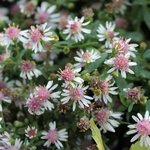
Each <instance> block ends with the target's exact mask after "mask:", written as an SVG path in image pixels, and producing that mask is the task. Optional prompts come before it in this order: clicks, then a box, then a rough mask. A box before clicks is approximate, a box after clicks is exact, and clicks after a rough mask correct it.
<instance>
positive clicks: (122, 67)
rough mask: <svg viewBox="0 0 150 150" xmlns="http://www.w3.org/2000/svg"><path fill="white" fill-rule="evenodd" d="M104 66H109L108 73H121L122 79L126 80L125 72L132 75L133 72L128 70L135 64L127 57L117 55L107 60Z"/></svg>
mask: <svg viewBox="0 0 150 150" xmlns="http://www.w3.org/2000/svg"><path fill="white" fill-rule="evenodd" d="M105 64H107V65H111V66H112V68H111V69H110V70H109V71H108V73H111V72H113V71H114V70H116V71H117V74H118V71H120V72H121V76H122V77H123V78H126V72H129V73H130V74H134V72H133V71H132V70H131V69H130V68H129V67H130V66H135V65H136V63H135V62H131V61H130V60H129V55H128V54H126V55H123V54H119V55H117V56H116V57H113V58H110V59H109V60H106V61H105Z"/></svg>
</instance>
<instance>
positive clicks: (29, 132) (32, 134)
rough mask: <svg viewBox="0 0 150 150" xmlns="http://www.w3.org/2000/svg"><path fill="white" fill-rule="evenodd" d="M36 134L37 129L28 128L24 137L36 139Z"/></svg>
mask: <svg viewBox="0 0 150 150" xmlns="http://www.w3.org/2000/svg"><path fill="white" fill-rule="evenodd" d="M36 134H37V129H36V128H35V127H31V128H30V127H29V126H28V128H27V129H26V130H25V135H26V136H27V137H28V138H29V139H32V138H34V137H36Z"/></svg>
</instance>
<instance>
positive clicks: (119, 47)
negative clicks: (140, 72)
mask: <svg viewBox="0 0 150 150" xmlns="http://www.w3.org/2000/svg"><path fill="white" fill-rule="evenodd" d="M130 40H131V39H127V40H125V39H123V38H120V39H116V40H114V41H113V44H112V48H111V49H109V50H107V51H106V52H108V53H112V52H115V53H116V54H129V55H131V56H132V57H135V54H134V53H135V52H136V49H135V48H136V47H137V46H138V45H137V44H129V42H130Z"/></svg>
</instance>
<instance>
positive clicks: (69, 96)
mask: <svg viewBox="0 0 150 150" xmlns="http://www.w3.org/2000/svg"><path fill="white" fill-rule="evenodd" d="M87 89H88V86H86V87H82V85H74V84H73V85H72V87H70V88H68V89H64V90H63V92H64V93H62V94H61V95H62V96H64V98H63V99H61V102H62V103H63V104H66V103H68V102H69V100H72V101H73V111H75V109H76V103H77V102H78V103H79V106H80V107H81V108H85V107H89V104H90V103H91V102H90V100H92V99H93V98H92V97H90V96H87V95H85V94H86V90H87Z"/></svg>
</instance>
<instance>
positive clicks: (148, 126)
mask: <svg viewBox="0 0 150 150" xmlns="http://www.w3.org/2000/svg"><path fill="white" fill-rule="evenodd" d="M132 118H133V120H134V121H135V122H136V123H135V124H132V125H129V126H128V128H130V131H128V132H127V134H135V135H134V136H133V138H132V139H131V142H134V141H135V140H137V139H139V140H140V145H141V146H145V147H147V148H148V149H150V116H149V112H148V111H146V112H145V115H144V117H143V116H142V115H141V114H140V113H138V114H137V117H136V116H132Z"/></svg>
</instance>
